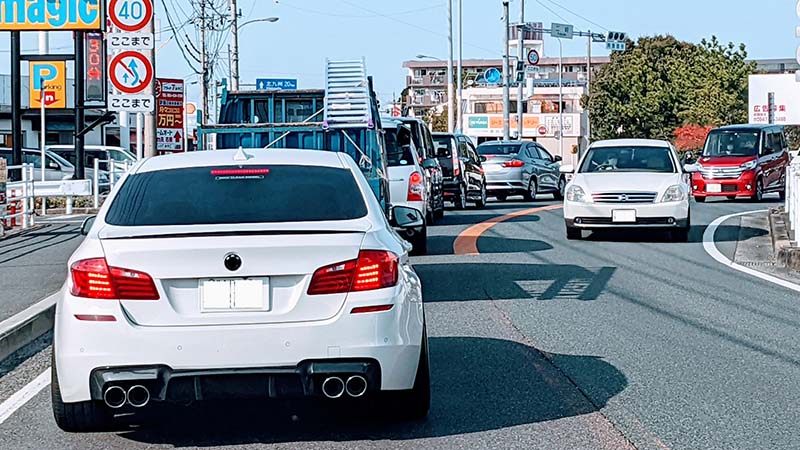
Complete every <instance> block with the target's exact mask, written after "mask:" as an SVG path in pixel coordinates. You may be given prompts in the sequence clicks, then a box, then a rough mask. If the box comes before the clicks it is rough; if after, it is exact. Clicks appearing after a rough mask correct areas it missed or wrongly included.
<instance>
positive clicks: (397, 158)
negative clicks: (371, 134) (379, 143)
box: [384, 129, 414, 167]
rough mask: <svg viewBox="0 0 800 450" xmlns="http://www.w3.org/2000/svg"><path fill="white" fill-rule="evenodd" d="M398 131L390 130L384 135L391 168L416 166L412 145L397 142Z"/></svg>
mask: <svg viewBox="0 0 800 450" xmlns="http://www.w3.org/2000/svg"><path fill="white" fill-rule="evenodd" d="M397 137H398V136H397V130H393V129H388V130H386V134H384V139H385V141H386V158H387V163H388V165H389V167H398V166H410V165H414V155H413V154H412V153H411V146H410V145H400V143H399V142H397Z"/></svg>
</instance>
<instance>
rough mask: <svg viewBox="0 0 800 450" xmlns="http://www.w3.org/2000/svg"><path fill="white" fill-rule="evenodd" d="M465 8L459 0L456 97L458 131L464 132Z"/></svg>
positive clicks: (461, 0)
mask: <svg viewBox="0 0 800 450" xmlns="http://www.w3.org/2000/svg"><path fill="white" fill-rule="evenodd" d="M463 9H464V2H463V0H458V65H457V68H456V77H458V78H456V80H458V81H457V83H458V84H457V87H458V95H457V97H456V100H457V101H456V111H457V113H458V122H457V124H458V132H459V133H463V132H464V117H463V116H464V107H463V106H462V103H463V102H464V74H463V73H462V72H463V71H464V67H463V65H464V20H463V14H462V11H463Z"/></svg>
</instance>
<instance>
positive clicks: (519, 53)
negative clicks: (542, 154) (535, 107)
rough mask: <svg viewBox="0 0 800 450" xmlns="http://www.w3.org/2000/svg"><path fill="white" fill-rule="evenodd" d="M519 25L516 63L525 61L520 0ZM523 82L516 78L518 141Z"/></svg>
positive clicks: (520, 134) (522, 15) (520, 127)
mask: <svg viewBox="0 0 800 450" xmlns="http://www.w3.org/2000/svg"><path fill="white" fill-rule="evenodd" d="M519 23H520V26H518V27H517V28H516V30H517V56H518V58H519V59H517V61H524V60H525V48H524V44H525V40H524V36H523V35H524V32H525V28H523V25H522V24H524V23H525V2H524V0H521V1H520V2H519ZM524 80H525V79H524V78H523V79H522V81H520V80H519V77H518V78H517V81H518V82H519V86H517V139H520V140H521V139H522V138H523V131H524V128H523V120H524V119H525V115H524V113H523V109H524V108H523V107H522V106H523V101H522V96H523V95H524V89H525V87H524V86H523V85H524V83H523V81H524Z"/></svg>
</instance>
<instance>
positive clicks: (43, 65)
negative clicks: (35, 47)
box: [29, 61, 67, 109]
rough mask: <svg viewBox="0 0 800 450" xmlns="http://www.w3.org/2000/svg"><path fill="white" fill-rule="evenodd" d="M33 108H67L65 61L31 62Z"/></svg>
mask: <svg viewBox="0 0 800 450" xmlns="http://www.w3.org/2000/svg"><path fill="white" fill-rule="evenodd" d="M29 73H30V95H31V96H30V99H31V108H32V109H39V108H41V107H42V99H44V107H45V108H48V109H50V108H66V107H67V63H66V62H64V61H31V62H30V72H29Z"/></svg>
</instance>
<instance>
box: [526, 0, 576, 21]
mask: <svg viewBox="0 0 800 450" xmlns="http://www.w3.org/2000/svg"><path fill="white" fill-rule="evenodd" d="M520 1H523V0H520ZM536 3H538V4H539V5H540V6H541V7H542V8H544V9H546V10H548V11H550V12H551V13H553V15H554V16H556V17H558V18H559V19H561V20H563V21H564V23H566V24H568V25H571V24H572V23H571V22H570V21H569V20H567V19H565V18H564V16H562V15H561V14H559V13H557V12H556V11H555V10H553V8H551V7H549V6H547V5H546V4H545V3H543V2H541V1H539V0H536Z"/></svg>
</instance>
